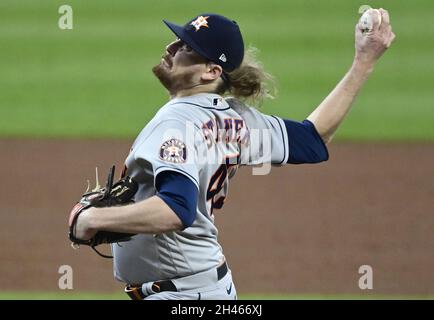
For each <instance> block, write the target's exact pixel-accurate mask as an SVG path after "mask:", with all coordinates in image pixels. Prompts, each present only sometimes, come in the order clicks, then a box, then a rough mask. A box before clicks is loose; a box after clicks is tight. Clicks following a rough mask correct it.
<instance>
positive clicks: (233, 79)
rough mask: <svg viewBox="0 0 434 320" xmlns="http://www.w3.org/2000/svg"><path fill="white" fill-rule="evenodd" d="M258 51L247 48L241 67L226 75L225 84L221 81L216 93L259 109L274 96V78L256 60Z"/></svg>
mask: <svg viewBox="0 0 434 320" xmlns="http://www.w3.org/2000/svg"><path fill="white" fill-rule="evenodd" d="M257 53H258V49H256V48H254V47H249V48H248V49H247V50H246V52H245V53H244V59H243V62H242V64H241V66H240V67H239V68H237V69H235V70H234V71H232V72H229V73H226V74H225V76H226V78H228V79H227V80H228V81H226V82H223V81H221V83H220V85H219V86H218V87H217V93H219V94H221V95H225V96H232V97H234V98H237V99H239V100H241V101H243V102H246V103H248V104H250V105H253V106H257V107H259V106H260V105H261V104H262V103H263V101H264V100H265V99H273V98H274V97H275V95H276V88H275V82H274V78H273V76H272V75H271V74H269V73H267V72H266V71H265V70H264V66H263V65H262V63H261V62H260V61H259V60H258V59H257V58H256V56H257Z"/></svg>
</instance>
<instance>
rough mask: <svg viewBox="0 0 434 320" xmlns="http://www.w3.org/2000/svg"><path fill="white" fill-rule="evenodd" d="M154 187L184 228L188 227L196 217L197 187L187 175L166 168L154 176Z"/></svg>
mask: <svg viewBox="0 0 434 320" xmlns="http://www.w3.org/2000/svg"><path fill="white" fill-rule="evenodd" d="M155 188H156V189H157V191H158V193H157V196H158V197H160V198H161V199H162V200H163V201H164V202H165V203H166V204H167V205H168V206H169V207H170V208H171V209H172V210H173V212H174V213H175V214H176V215H177V216H178V217H179V219H180V220H181V221H182V224H183V225H184V228H188V227H190V226H191V225H192V224H193V222H194V220H195V219H196V208H197V197H198V193H199V192H198V189H197V187H196V185H195V184H194V183H193V181H191V180H190V179H189V178H187V176H185V175H183V174H181V173H179V172H175V171H171V170H166V171H162V172H160V173H159V174H158V175H157V177H156V178H155Z"/></svg>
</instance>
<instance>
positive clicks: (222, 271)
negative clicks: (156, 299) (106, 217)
mask: <svg viewBox="0 0 434 320" xmlns="http://www.w3.org/2000/svg"><path fill="white" fill-rule="evenodd" d="M227 273H228V265H227V264H226V261H225V262H224V263H223V264H222V265H221V266H219V267H217V280H221V279H222V278H223V277H224V276H225V275H226V274H227ZM180 279H182V278H179V279H175V280H174V281H179V280H180ZM214 279H215V278H214ZM174 281H172V280H160V281H155V282H153V283H151V284H150V285H151V287H150V289H151V290H152V291H153V293H160V292H164V291H172V292H178V288H177V287H176V285H175V283H174ZM125 293H126V294H127V295H128V296H129V297H130V298H131V299H132V300H143V299H145V298H146V297H147V296H148V295H145V294H144V293H143V285H139V286H134V285H127V286H126V287H125Z"/></svg>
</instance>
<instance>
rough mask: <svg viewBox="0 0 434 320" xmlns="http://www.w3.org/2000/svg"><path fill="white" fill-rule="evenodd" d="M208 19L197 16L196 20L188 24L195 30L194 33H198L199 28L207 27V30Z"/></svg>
mask: <svg viewBox="0 0 434 320" xmlns="http://www.w3.org/2000/svg"><path fill="white" fill-rule="evenodd" d="M208 18H209V16H208V17H204V16H199V17H197V19H196V20H194V21H193V22H192V23H190V24H191V25H192V26H193V27H195V28H196V31H199V30H200V28H202V27H207V28H209V26H208V21H207V20H206V19H208Z"/></svg>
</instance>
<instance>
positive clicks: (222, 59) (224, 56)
mask: <svg viewBox="0 0 434 320" xmlns="http://www.w3.org/2000/svg"><path fill="white" fill-rule="evenodd" d="M219 60H221V61H223V62H226V61H228V59H226V55H225V54H224V53H222V55H221V56H220V58H219Z"/></svg>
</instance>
